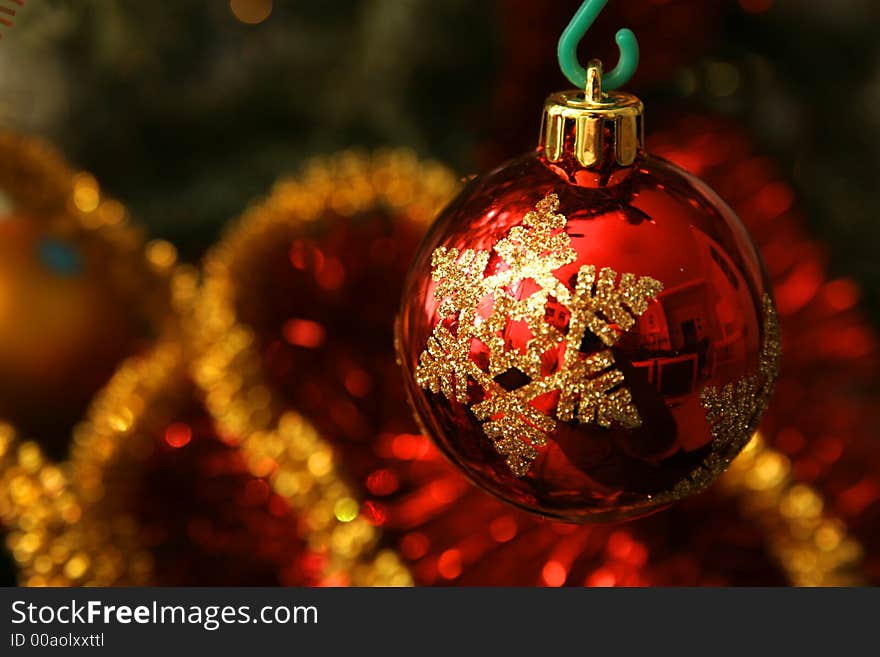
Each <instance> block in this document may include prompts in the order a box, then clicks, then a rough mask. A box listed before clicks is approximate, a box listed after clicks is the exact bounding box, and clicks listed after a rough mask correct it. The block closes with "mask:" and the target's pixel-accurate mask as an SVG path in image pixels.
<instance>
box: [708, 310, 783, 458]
mask: <svg viewBox="0 0 880 657" xmlns="http://www.w3.org/2000/svg"><path fill="white" fill-rule="evenodd" d="M762 302H763V303H762V305H763V322H764V342H763V344H762V346H761V355H760V357H759V361H758V373H757V375H756V376H746V377H743V378H742V379H739V380H738V381H733V382H731V383H728V384H727V385H725V386H724V387H722V388H717V387H715V386H707V387H706V388H704V389H703V391H702V393H701V394H700V399H701V401H702V403H703V408H704V409H705V411H706V419H707V420H708V422H709V424H710V426H711V432H712V438H713V441H714V442H715V443H717V444H718V445H719V446H721V447H724V448H727V447H729V446H731V445H737V446H738V447H742V446H743V445H745V443H746V442H748V440H749V439H750V438H751V437H752V434H753V433H754V432H755V431H756V430H757V428H758V427H757V423H758V421H759V420H760V418H761V415H762V414H763V413H764V411H765V410H766V409H767V404H768V403H769V402H770V395H771V394H772V392H773V384H774V383H775V382H776V375H777V373H778V371H779V358H780V355H781V353H782V349H781V346H780V338H779V319H778V317H777V315H776V307H775V306H774V305H773V300H772V299H771V298H770V296H769V295H767V294H765V295H764V297H763V299H762Z"/></svg>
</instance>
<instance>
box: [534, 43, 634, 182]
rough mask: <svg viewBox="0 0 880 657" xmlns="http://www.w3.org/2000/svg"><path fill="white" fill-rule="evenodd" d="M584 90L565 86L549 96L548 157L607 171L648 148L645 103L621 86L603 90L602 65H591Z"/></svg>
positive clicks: (544, 146) (543, 140)
mask: <svg viewBox="0 0 880 657" xmlns="http://www.w3.org/2000/svg"><path fill="white" fill-rule="evenodd" d="M586 77H587V83H586V89H585V90H584V91H576V90H570V91H561V92H558V93H555V94H552V95H551V96H549V97H548V98H547V100H546V101H544V115H543V118H542V122H541V136H540V141H539V144H538V147H539V150H540V152H541V154H542V155H543V157H544V158H545V159H546V160H547V161H549V162H551V163H554V164H559V165H561V166H562V168H563V169H565V170H566V172H567V173H569V174H571V173H572V172H571V171H569V169H570V168H585V169H592V170H600V169H601V170H607V169H613V168H614V167H615V166H617V167H629V166H631V165H632V163H633V162H634V161H635V159H636V156H637V155H638V152H639V151H640V150H641V149H642V148H643V147H644V124H643V114H644V109H645V107H644V104H643V103H642V101H641V100H640V99H639V98H637V97H636V96H633V95H632V94H628V93H625V92H621V91H611V92H603V91H602V65H601V64H600V63H599V62H598V61H596V60H593V61H591V62H590V64H589V66H588V67H587V76H586Z"/></svg>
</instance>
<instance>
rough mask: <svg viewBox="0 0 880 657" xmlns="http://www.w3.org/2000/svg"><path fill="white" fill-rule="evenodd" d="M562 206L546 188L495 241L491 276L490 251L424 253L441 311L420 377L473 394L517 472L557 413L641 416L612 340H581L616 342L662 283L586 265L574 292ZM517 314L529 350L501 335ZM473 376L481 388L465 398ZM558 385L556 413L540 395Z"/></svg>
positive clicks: (627, 420)
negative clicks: (479, 357)
mask: <svg viewBox="0 0 880 657" xmlns="http://www.w3.org/2000/svg"><path fill="white" fill-rule="evenodd" d="M558 208H559V199H558V198H557V196H556V195H555V194H549V195H548V196H546V197H545V198H544V199H543V200H541V201H540V202H539V203H538V204H537V206H536V207H535V210H534V211H531V212H528V213H527V214H526V215H525V217H524V218H523V222H522V225H521V226H516V227H514V228H511V229H510V230H509V231H508V233H507V236H506V237H505V238H504V239H502V240H501V241H500V242H498V243H497V244H496V245H495V247H494V251H495V253H496V254H497V255H498V256H499V257H500V258H501V260H502V261H503V263H504V264H505V265H506V267H504V266H501V267H494V268H493V269H494V270H495V273H493V274H491V275H488V276H486V275H485V270H486V267H487V265H488V264H489V258H490V255H491V254H490V252H488V251H474V250H471V249H467V250H464V251H459V250H458V249H454V248H452V249H447V248H445V247H440V248H438V249H436V250H435V251H434V253H433V254H432V258H431V266H432V278H433V280H434V281H435V282H436V283H437V287H436V289H435V291H434V297H435V299H437V300H438V301H440V305H439V308H438V314H439V316H440V318H441V321H440V322H438V324H437V326H436V327H435V328H434V331H433V333H432V335H431V336H430V337H429V338H428V342H427V345H426V348H425V350H424V351H423V352H422V354H421V356H420V359H419V365H418V367H417V368H416V372H415V376H416V381H417V382H418V384H419V385H420V386H421V387H423V388H426V389H428V390H430V391H432V392H434V393H442V394H443V395H444V396H445V397H446V398H447V399H449V400H450V401H456V402H458V403H460V404H466V405H469V407H470V408H471V410H472V411H473V413H474V414H475V415H476V416H477V418H478V419H479V420H480V421H482V422H483V431H484V432H485V434H486V436H488V437H489V438H491V439H492V441H493V442H494V445H495V449H496V450H497V451H498V452H499V453H500V454H502V455H504V456H505V457H506V462H507V465H508V466H509V467H510V470H511V471H512V472H513V473H514V474H515V475H516V476H523V475H525V474H526V473H527V472H528V471H529V468H530V467H531V464H532V461H534V459H535V458H536V457H537V456H538V448H539V447H542V446H544V445H546V444H547V435H548V434H549V433H551V432H552V431H553V430H554V429H555V428H556V421H557V420H561V421H564V422H565V421H571V420H577V421H579V422H581V423H584V424H591V423H594V424H597V425H599V426H602V427H610V426H611V425H612V423H613V422H617V423H619V424H620V425H622V426H624V427H627V428H635V427H638V426H641V418H640V417H639V413H638V410H637V409H636V407H635V406H634V405H633V402H632V397H631V395H630V391H629V389H628V388H626V387H625V386H624V385H623V384H624V376H623V374H622V373H621V372H620V370H618V369H616V368H615V367H614V355H613V354H612V352H611V351H610V349H603V350H602V351H599V352H597V353H594V354H591V355H585V354H583V353H582V352H581V344H582V343H583V341H584V336H585V334H586V333H587V332H588V331H589V332H590V333H592V334H593V335H595V336H596V337H597V338H598V339H599V340H600V341H601V342H602V344H603V345H605V347H612V346H614V344H615V343H616V342H617V341H618V340H619V339H620V336H621V335H622V334H623V333H624V332H626V331H628V330H629V329H631V328H632V327H633V326H634V325H635V322H636V319H637V318H638V317H639V315H641V314H642V313H644V312H645V310H646V309H647V307H648V303H649V302H650V301H651V300H652V299H655V298H656V297H657V295H658V294H659V293H660V291H661V290H662V289H663V285H662V284H661V283H660V282H659V281H656V280H654V279H653V278H650V277H648V276H642V277H636V276H635V275H634V274H623V275H622V276H621V277H620V279H619V280H618V276H617V273H616V272H615V271H614V270H613V269H610V268H607V267H606V268H603V269H601V270H600V271H599V272H597V271H596V268H595V267H594V266H592V265H584V266H582V267H581V268H580V269H579V270H578V273H577V277H576V280H575V282H574V290H573V291H572V290H571V289H570V288H569V287H568V286H566V285H565V284H564V283H562V282H561V281H560V280H559V279H558V278H557V277H556V275H555V273H556V271H557V270H559V269H560V268H561V267H564V266H565V265H569V264H571V263H573V262H574V261H575V260H576V259H577V254H576V253H575V251H574V249H572V247H571V240H570V238H569V236H568V235H567V234H566V233H565V224H566V218H565V216H564V215H562V214H558V213H557V212H556V211H557V209H558ZM551 318H554V321H553V322H551V321H549V320H550V319H551ZM513 322H520V323H525V325H526V326H527V327H528V330H529V333H530V335H531V337H530V338H529V339H528V340H527V342H526V344H525V350H524V351H522V350H520V349H518V348H516V347H515V346H513V345H511V344H510V343H509V341H508V340H507V339H506V337H505V336H506V335H507V333H508V332H509V330H510V328H511V324H512V323H513ZM480 352H485V353H487V354H488V362H483V363H482V365H480V364H478V363H477V362H476V361H475V358H474V354H475V353H480ZM548 362H549V363H551V365H548V364H547V363H548ZM548 369H549V370H550V371H549V372H548V371H547V370H548ZM471 381H473V382H475V383H476V384H477V385H478V386H479V387H481V388H482V391H483V393H484V395H483V397H482V400H481V401H478V402H476V403H471V404H468V399H469V395H468V383H469V382H471ZM554 391H558V393H559V398H558V402H557V403H556V408H555V413H553V411H552V410H550V411H544V410H540V409H539V408H538V407H537V405H536V404H535V403H534V402H535V400H536V399H537V398H539V397H542V396H544V395H547V393H550V392H554Z"/></svg>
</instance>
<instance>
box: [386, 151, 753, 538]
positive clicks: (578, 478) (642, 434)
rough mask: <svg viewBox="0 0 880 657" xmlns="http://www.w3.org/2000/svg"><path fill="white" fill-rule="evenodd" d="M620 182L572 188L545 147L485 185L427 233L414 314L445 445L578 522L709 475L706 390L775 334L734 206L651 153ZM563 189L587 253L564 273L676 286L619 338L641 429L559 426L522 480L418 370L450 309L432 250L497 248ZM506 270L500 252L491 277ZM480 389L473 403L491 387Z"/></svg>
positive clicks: (415, 339) (497, 490)
mask: <svg viewBox="0 0 880 657" xmlns="http://www.w3.org/2000/svg"><path fill="white" fill-rule="evenodd" d="M617 179H618V180H620V182H619V183H618V184H615V185H613V186H607V187H601V186H599V187H587V186H583V187H581V186H576V185H572V184H569V183H568V182H566V181H564V180H563V179H562V178H561V177H560V176H558V175H557V174H556V173H554V172H553V171H552V170H551V169H550V168H548V167H547V166H546V165H545V164H544V163H543V162H542V161H541V160H540V159H539V158H538V157H537V156H535V155H534V154H529V155H526V156H524V157H521V158H519V159H517V160H514V161H512V162H510V163H508V164H506V165H504V166H502V167H501V168H499V169H497V170H495V171H494V172H491V173H489V174H487V175H485V176H483V177H480V178H478V179H476V180H475V181H474V182H473V183H471V185H469V186H468V187H467V189H465V190H464V192H462V194H461V195H460V196H459V197H458V198H457V199H456V200H455V201H453V203H452V204H451V205H450V206H449V207H448V208H447V209H446V210H445V211H444V212H443V213H442V214H441V216H440V217H439V218H438V220H437V222H436V223H435V225H434V226H433V228H432V229H431V231H430V232H429V234H428V236H427V238H426V239H425V241H424V242H423V244H422V246H421V248H420V250H419V252H418V255H417V256H416V259H415V262H414V264H413V266H412V269H411V272H410V276H409V279H408V282H407V284H406V286H405V291H404V297H403V299H404V301H403V307H402V310H401V314H400V318H399V319H400V322H399V329H398V333H399V356H400V358H401V361H402V366H403V369H404V374H405V380H406V386H407V391H408V394H409V395H410V398H411V400H412V402H413V406H414V408H415V411H416V414H417V416H418V418H419V419H420V421H421V424H422V425H423V426H424V427H425V429H426V430H427V431H428V432H429V433H430V434H431V435H432V437H433V438H434V439H435V441H436V442H437V444H438V445H439V447H440V448H441V449H442V450H443V452H444V453H445V454H446V455H447V456H448V457H449V458H450V460H452V461H453V463H455V464H456V465H458V466H459V467H460V468H461V469H462V470H463V471H464V472H465V473H466V474H467V475H468V477H470V478H471V479H472V480H473V481H474V482H475V483H477V484H478V485H479V486H481V487H483V488H485V489H486V490H488V491H490V492H491V493H493V494H495V495H497V496H498V497H500V498H502V499H504V500H506V501H508V502H511V503H513V504H515V505H517V506H520V507H522V508H524V509H527V510H529V511H533V512H536V513H540V514H543V515H547V516H550V517H555V518H560V519H565V520H572V521H580V520H585V519H597V520H598V519H612V518H618V517H626V516H634V515H640V514H644V513H647V512H649V511H651V510H652V509H653V508H656V506H657V504H658V501H657V496H659V495H662V494H663V493H665V492H667V491H670V490H671V489H672V488H674V487H675V486H676V484H678V483H679V482H681V481H682V480H684V479H686V478H687V477H688V476H689V475H691V474H692V473H694V472H695V471H697V470H699V469H700V468H701V466H703V465H704V462H705V461H706V459H707V457H708V456H709V454H710V442H711V441H712V437H711V435H710V427H709V424H708V422H707V420H706V412H705V410H704V409H703V407H702V405H701V402H700V393H701V391H702V390H703V389H704V388H705V387H706V386H717V387H721V386H724V385H725V384H728V383H731V382H735V381H737V380H739V379H741V378H743V377H746V376H752V375H754V374H756V373H757V371H758V360H759V352H760V349H761V343H762V340H763V337H764V336H763V334H762V328H761V307H762V301H761V300H762V296H763V295H764V294H767V293H768V286H767V283H766V279H765V276H764V273H763V268H762V264H761V261H760V257H759V256H758V254H757V252H756V250H755V248H754V246H753V244H752V242H751V240H750V238H749V236H748V233H747V231H746V229H745V228H744V227H743V226H742V224H741V223H740V221H739V219H738V218H737V217H736V216H735V215H734V213H733V212H732V211H731V210H730V209H729V208H728V207H727V206H726V205H725V204H724V203H723V202H722V201H721V200H720V198H718V196H717V195H715V194H714V193H713V192H712V191H711V190H710V189H709V188H708V187H706V186H705V185H704V184H703V183H701V182H700V181H699V180H697V179H696V178H694V177H693V176H691V175H690V174H688V173H686V172H684V171H683V170H681V169H679V168H678V167H676V166H674V165H672V164H670V163H668V162H665V161H663V160H660V159H657V158H653V157H651V156H649V155H645V156H643V157H642V158H641V159H639V160H638V161H637V162H636V164H635V166H634V167H633V168H632V170H631V171H629V172H628V173H625V174H624V175H622V176H621V177H620V178H617ZM548 193H555V194H557V195H558V197H559V201H560V205H559V210H558V211H559V212H560V213H562V214H564V215H565V216H566V217H567V223H566V226H565V229H564V230H565V232H566V233H567V234H568V236H569V238H570V239H571V245H572V248H574V250H575V251H576V253H577V260H576V261H575V262H574V263H572V264H570V265H566V266H564V267H562V268H561V269H560V270H558V271H557V272H556V277H557V278H558V279H560V280H562V281H569V280H571V279H572V274H575V273H576V272H577V270H578V269H579V268H580V267H581V266H582V265H594V266H595V267H596V268H597V270H599V269H600V268H604V267H610V268H613V269H614V270H615V271H616V272H617V273H618V274H621V273H624V272H631V273H633V274H635V275H636V276H650V277H652V278H655V279H657V280H659V281H660V282H662V284H663V291H662V293H660V295H659V296H658V299H657V301H655V302H652V303H650V304H649V306H648V309H647V310H646V311H645V312H644V314H642V315H641V316H640V317H639V318H638V321H637V323H636V325H635V326H634V327H633V328H632V329H631V330H629V331H627V332H626V333H624V334H623V336H622V337H621V339H620V340H619V342H617V344H616V345H615V346H614V347H613V348H612V351H613V354H614V358H615V361H616V363H617V366H618V368H619V369H620V371H621V372H623V374H624V376H625V379H626V382H627V385H628V387H629V389H630V391H631V394H632V398H633V402H634V404H635V406H636V408H637V409H638V412H639V414H640V416H641V419H642V426H641V427H640V428H637V429H626V428H624V427H622V426H620V425H619V424H617V423H615V424H613V425H612V426H611V427H610V428H603V427H599V426H597V425H594V424H588V425H584V424H579V423H577V422H567V423H565V422H556V428H555V429H554V430H553V431H552V432H551V434H550V435H549V437H548V442H547V445H546V446H544V447H539V448H538V451H539V455H538V457H537V458H536V459H535V461H534V462H533V463H532V465H531V468H530V469H529V471H528V473H527V474H526V475H525V476H522V477H517V476H514V475H513V474H512V473H511V471H510V469H509V468H508V467H507V466H506V464H505V460H504V458H503V457H502V456H500V455H499V454H498V453H497V452H496V451H495V448H494V445H493V442H492V440H490V439H489V438H488V437H487V436H486V435H485V433H484V430H483V427H482V425H481V424H480V422H479V421H478V420H477V418H476V417H475V415H474V414H473V412H472V411H471V410H469V408H468V407H467V406H466V405H464V404H460V403H457V402H455V401H449V400H448V399H446V398H445V397H444V396H443V395H442V394H434V393H431V392H429V391H428V390H424V389H422V388H421V387H420V386H419V385H418V384H417V383H416V381H415V380H414V371H415V368H416V366H417V364H418V359H419V355H420V354H421V352H422V351H423V350H424V349H425V346H426V343H427V340H428V337H429V336H430V334H431V332H432V331H433V329H434V327H435V325H436V324H437V323H438V322H440V321H443V320H444V319H447V318H444V317H440V316H439V315H438V313H437V311H438V306H439V304H440V300H437V299H435V298H434V294H433V293H434V289H435V287H436V284H435V283H434V282H433V281H432V279H431V254H432V252H433V251H434V250H435V249H436V248H437V247H440V246H445V247H449V248H453V247H454V248H458V249H460V250H463V249H478V250H487V251H488V250H491V249H492V248H493V246H494V245H495V244H496V243H497V242H498V241H499V240H501V239H503V238H504V237H505V235H506V234H507V232H508V230H509V229H510V228H511V227H513V226H516V225H519V224H520V223H521V222H522V219H523V216H524V215H525V214H526V213H527V212H529V211H530V210H532V209H533V208H534V207H535V205H536V203H538V201H540V200H541V199H542V198H544V197H545V196H546V195H547V194H548ZM493 257H494V256H493ZM492 267H493V264H492V261H491V260H490V263H489V265H488V267H487V272H488V270H490V269H491V268H492ZM487 272H484V275H485V274H486V273H487ZM522 287H525V286H522ZM569 287H570V289H572V291H573V287H572V286H571V285H569ZM519 293H520V294H521V295H522V296H527V295H528V294H530V293H531V292H529V291H522V290H521V291H520V292H519ZM548 305H549V304H548ZM503 337H505V339H506V344H507V347H506V348H507V349H519V350H521V351H522V350H524V347H525V343H524V341H526V340H528V339H529V338H530V337H531V336H530V333H528V332H527V331H521V330H518V327H517V325H516V324H515V323H513V322H509V323H508V325H507V327H505V329H503ZM600 348H601V345H599V344H598V343H597V341H590V340H585V342H584V344H583V346H582V347H581V352H582V354H583V356H584V357H586V356H588V355H590V354H592V353H596V352H597V351H599V350H600ZM475 355H476V354H475V353H474V352H472V354H471V356H472V358H474V356H475ZM473 388H474V386H470V387H469V395H470V397H469V399H468V402H469V403H470V402H471V401H472V400H473V398H474V395H481V394H485V391H482V390H476V391H475V390H474V389H473ZM545 401H546V400H545ZM554 405H555V401H554V400H552V399H551V400H550V401H549V404H548V407H547V408H545V409H542V410H545V411H546V412H548V413H549V414H551V415H552V414H553V412H554V409H553V407H554ZM753 419H754V418H753ZM716 447H717V446H716ZM725 447H726V446H722V450H721V451H722V453H724V451H725ZM727 451H728V453H726V454H725V456H732V455H733V454H732V453H730V452H732V451H733V450H732V448H731V449H729V450H727Z"/></svg>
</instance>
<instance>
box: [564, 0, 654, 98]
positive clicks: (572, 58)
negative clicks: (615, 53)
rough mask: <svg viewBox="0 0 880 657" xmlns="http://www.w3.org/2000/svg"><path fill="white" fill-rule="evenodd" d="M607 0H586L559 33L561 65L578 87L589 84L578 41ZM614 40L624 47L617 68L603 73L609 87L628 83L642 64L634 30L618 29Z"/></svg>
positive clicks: (606, 87)
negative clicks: (579, 52)
mask: <svg viewBox="0 0 880 657" xmlns="http://www.w3.org/2000/svg"><path fill="white" fill-rule="evenodd" d="M607 4H608V0H585V2H584V3H583V4H582V5H581V6H580V9H578V10H577V12H575V15H574V16H573V17H572V19H571V22H570V23H569V24H568V26H567V27H566V28H565V30H563V32H562V36H560V37H559V45H558V46H557V48H556V54H557V56H558V57H559V68H561V69H562V73H563V74H564V75H565V77H567V78H568V80H569V82H571V83H572V84H573V85H574V86H576V87H577V88H578V89H583V88H584V87H585V86H586V84H587V71H586V69H585V67H583V66H581V63H580V62H579V61H578V57H577V47H578V44H579V43H580V42H581V39H583V38H584V35H585V34H586V33H587V30H589V29H590V27H591V26H592V25H593V23H594V22H595V20H596V17H597V16H598V15H599V14H600V13H601V12H602V10H603V9H604V8H605V5H607ZM614 40H615V41H616V42H617V48H618V50H620V61H619V62H618V63H617V66H616V67H615V68H614V70H613V71H610V72H608V73H606V74H605V75H604V76H603V77H602V86H603V87H604V88H605V89H617V88H618V87H622V86H623V85H625V84H626V83H627V82H629V79H630V78H631V77H632V76H633V73H635V72H636V68H638V66H639V42H638V40H636V35H635V34H633V32H632V30H629V29H626V28H624V29H622V30H618V31H617V35H616V36H615V37H614Z"/></svg>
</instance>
